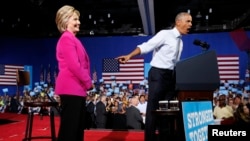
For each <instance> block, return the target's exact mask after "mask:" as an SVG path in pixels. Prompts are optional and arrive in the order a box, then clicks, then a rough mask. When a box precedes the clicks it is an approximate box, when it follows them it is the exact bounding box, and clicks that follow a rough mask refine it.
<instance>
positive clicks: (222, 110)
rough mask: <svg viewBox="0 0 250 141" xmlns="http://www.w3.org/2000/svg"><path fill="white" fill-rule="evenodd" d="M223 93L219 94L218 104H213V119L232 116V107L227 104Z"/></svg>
mask: <svg viewBox="0 0 250 141" xmlns="http://www.w3.org/2000/svg"><path fill="white" fill-rule="evenodd" d="M226 99H227V97H226V95H225V94H222V95H220V96H219V99H218V100H219V104H218V105H216V106H215V108H214V111H213V114H214V117H215V119H231V118H233V117H234V115H233V108H232V107H231V106H229V105H228V104H227V100H226Z"/></svg>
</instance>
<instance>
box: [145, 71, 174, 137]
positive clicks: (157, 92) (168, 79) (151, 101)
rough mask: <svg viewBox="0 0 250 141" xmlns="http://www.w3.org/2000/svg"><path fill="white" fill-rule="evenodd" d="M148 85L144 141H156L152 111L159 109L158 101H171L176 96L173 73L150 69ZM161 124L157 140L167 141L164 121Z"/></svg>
mask: <svg viewBox="0 0 250 141" xmlns="http://www.w3.org/2000/svg"><path fill="white" fill-rule="evenodd" d="M148 85H149V93H148V104H147V110H146V123H145V135H144V140H145V141H155V140H156V134H155V130H156V128H157V127H156V125H157V124H156V119H155V117H154V116H153V115H152V111H153V110H157V109H158V108H159V100H171V99H173V98H174V97H175V96H176V92H175V72H174V71H173V70H168V69H158V68H155V67H152V68H151V69H150V70H149V75H148ZM157 122H162V123H161V125H163V126H159V127H158V129H159V133H160V134H159V140H160V141H166V140H167V136H166V135H167V133H164V132H166V130H167V129H165V128H166V126H164V124H165V123H166V121H164V119H162V121H157Z"/></svg>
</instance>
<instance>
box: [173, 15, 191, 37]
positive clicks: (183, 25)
mask: <svg viewBox="0 0 250 141" xmlns="http://www.w3.org/2000/svg"><path fill="white" fill-rule="evenodd" d="M176 24H177V28H178V30H179V32H180V33H181V34H182V35H183V34H188V32H189V30H190V29H191V27H192V17H191V15H185V16H183V18H181V19H180V20H178V21H177V23H176Z"/></svg>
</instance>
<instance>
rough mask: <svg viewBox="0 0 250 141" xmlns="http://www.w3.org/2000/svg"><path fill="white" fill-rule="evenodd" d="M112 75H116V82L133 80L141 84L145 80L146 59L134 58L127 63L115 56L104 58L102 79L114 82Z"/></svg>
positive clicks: (134, 82)
mask: <svg viewBox="0 0 250 141" xmlns="http://www.w3.org/2000/svg"><path fill="white" fill-rule="evenodd" d="M111 76H115V80H116V83H126V82H128V81H132V83H133V84H140V82H141V81H142V80H144V59H141V58H133V59H130V60H129V61H128V62H127V63H125V64H120V63H119V62H118V60H116V59H113V58H106V59H103V70H102V79H103V80H104V82H105V83H112V81H113V80H111Z"/></svg>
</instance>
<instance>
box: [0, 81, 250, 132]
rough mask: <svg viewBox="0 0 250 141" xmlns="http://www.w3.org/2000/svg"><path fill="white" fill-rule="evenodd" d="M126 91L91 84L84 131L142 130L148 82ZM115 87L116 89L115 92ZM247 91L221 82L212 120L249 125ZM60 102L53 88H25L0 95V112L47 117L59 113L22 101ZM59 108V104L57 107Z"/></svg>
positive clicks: (244, 86) (240, 84) (241, 85)
mask: <svg viewBox="0 0 250 141" xmlns="http://www.w3.org/2000/svg"><path fill="white" fill-rule="evenodd" d="M143 82H144V83H140V84H138V85H134V86H133V89H129V85H130V84H129V83H128V84H123V85H121V84H116V85H114V84H113V86H112V85H110V84H105V83H104V82H103V81H101V80H100V83H99V84H97V83H94V84H93V85H94V89H93V90H91V91H88V95H87V97H86V109H87V110H86V113H85V114H86V119H85V121H86V127H85V129H91V128H97V129H98V128H101V129H138V130H141V129H144V126H145V118H146V116H145V115H146V107H147V99H148V92H147V87H146V85H147V81H145V80H144V81H143ZM117 88H118V90H117ZM249 96H250V91H249V84H247V83H246V82H243V81H235V82H232V83H221V85H220V87H219V88H218V89H216V90H215V91H214V101H213V113H214V118H215V119H221V120H222V122H223V121H224V123H225V124H227V122H228V121H230V124H232V122H233V123H235V124H239V125H250V114H249V109H250V98H249ZM51 100H55V101H58V102H59V103H60V97H59V96H58V95H56V94H54V92H53V88H47V87H41V86H36V87H35V88H34V89H33V90H28V89H25V90H24V91H23V95H20V96H19V98H18V99H17V96H16V95H15V96H9V95H2V96H0V112H1V113H4V112H11V113H17V114H26V113H28V112H34V114H37V115H40V114H43V115H46V114H47V115H49V113H50V112H49V111H50V110H54V112H55V113H56V114H55V115H59V114H60V111H58V110H57V109H51V108H50V107H32V108H31V107H24V105H23V103H24V101H26V102H29V101H51ZM59 105H60V104H59Z"/></svg>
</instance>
